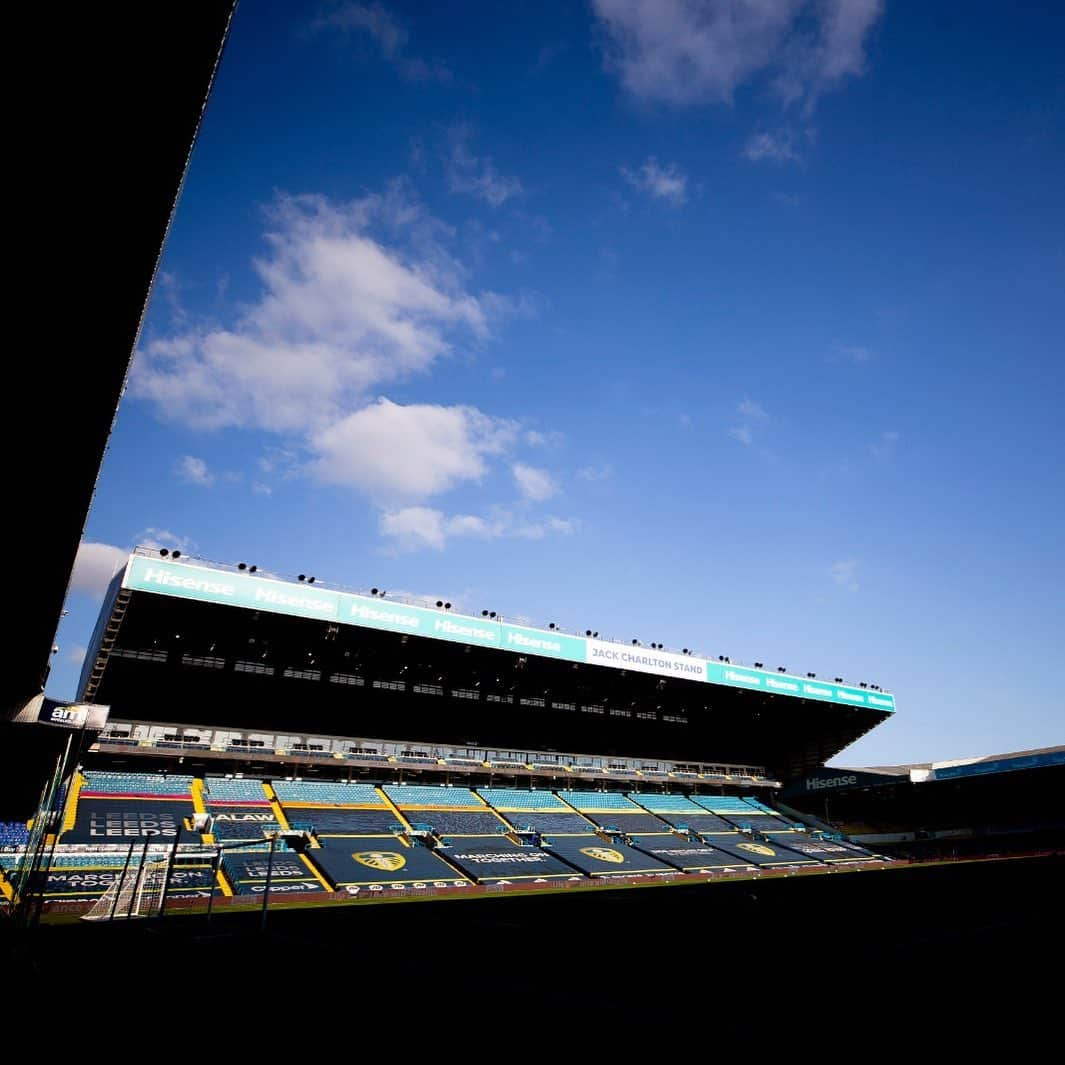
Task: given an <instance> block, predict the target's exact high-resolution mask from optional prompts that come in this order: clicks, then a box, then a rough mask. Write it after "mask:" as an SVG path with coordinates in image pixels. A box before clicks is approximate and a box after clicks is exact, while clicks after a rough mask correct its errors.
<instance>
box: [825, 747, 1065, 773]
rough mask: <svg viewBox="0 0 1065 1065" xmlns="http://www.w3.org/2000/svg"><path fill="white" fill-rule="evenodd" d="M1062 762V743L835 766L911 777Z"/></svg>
mask: <svg viewBox="0 0 1065 1065" xmlns="http://www.w3.org/2000/svg"><path fill="white" fill-rule="evenodd" d="M1051 765H1065V746H1060V747H1037V748H1034V749H1033V750H1028V751H1012V752H1009V753H1006V754H988V755H984V756H982V757H979V758H953V759H946V760H943V761H938V762H911V763H909V764H908V765H884V766H839V767H838V768H839V769H841V770H843V769H846V770H849V771H851V772H856V773H880V774H883V775H885V776H898V777H904V776H908V777H910V778H911V779H921V778H922V776H925V775H926V774H927V776H926V777H925V778H926V779H928V778H934V779H935V780H949V779H951V778H952V777H961V776H981V775H984V774H987V773H1008V772H1012V771H1015V770H1019V769H1038V768H1042V767H1044V766H1051Z"/></svg>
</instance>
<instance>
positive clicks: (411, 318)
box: [130, 188, 498, 433]
mask: <svg viewBox="0 0 1065 1065" xmlns="http://www.w3.org/2000/svg"><path fill="white" fill-rule="evenodd" d="M269 221H270V226H271V228H270V230H269V231H268V232H267V234H266V243H267V246H268V249H269V251H268V254H267V255H265V256H262V257H260V258H258V259H256V260H255V261H254V263H253V268H254V271H255V273H256V274H257V275H258V278H259V280H260V283H261V286H262V291H261V294H260V296H259V298H258V299H257V300H255V301H254V302H253V303H252V304H251V305H250V306H248V307H246V309H244V310H243V311H242V312H241V314H240V315H239V317H238V319H237V321H236V322H235V324H234V325H233V326H232V327H230V328H202V329H196V330H188V331H185V332H181V333H177V334H174V335H171V336H164V337H159V338H156V339H154V340H152V341H150V342H149V343H148V344H147V345H145V346H144V347H143V348H142V349H141V350H140V351H139V352H138V355H137V359H136V362H135V364H134V367H133V373H132V375H131V380H130V391H131V395H133V396H134V397H137V398H140V399H144V400H146V401H148V402H149V403H151V404H153V405H154V406H155V407H156V408H157V410H158V412H159V415H160V417H161V418H163V419H165V420H168V421H176V422H180V423H182V424H185V425H188V426H191V427H193V428H197V429H219V428H224V427H228V426H236V427H243V428H260V429H266V430H269V431H272V432H280V433H284V432H290V433H291V432H299V431H301V430H304V431H305V430H306V429H307V428H308V427H321V426H323V425H325V424H328V423H330V422H332V421H334V420H336V419H337V418H338V417H339V416H341V415H342V414H343V413H344V412H345V410H350V409H351V408H352V407H353V406H354V405H356V403H357V402H358V400H359V399H360V398H361V397H363V396H364V395H365V394H366V393H367V391H368V390H370V389H373V388H375V387H377V386H380V385H382V384H384V383H386V382H392V381H396V380H399V379H401V378H404V377H406V376H409V375H410V374H413V373H417V372H423V371H425V370H427V369H428V368H429V367H430V366H432V364H433V363H434V361H435V360H437V359H438V358H440V357H441V356H443V355H445V354H447V353H448V352H450V351H451V350H452V347H453V343H454V341H455V340H456V339H458V338H459V337H461V336H465V337H472V338H474V339H477V338H484V337H487V336H488V334H489V318H490V315H491V314H494V313H497V311H498V307H497V305H495V304H493V307H492V310H491V311H489V310H488V309H486V306H485V303H484V300H483V297H478V296H475V295H473V294H471V293H469V292H467V291H466V290H465V289H464V288H463V274H462V270H461V268H460V267H459V266H458V265H457V264H456V263H455V262H454V261H453V260H452V259H451V258H450V257H449V256H448V255H447V253H446V251H445V250H444V249H443V247H442V246H441V244H440V242H439V240H438V239H437V237H438V235H439V234H440V232H441V227H440V225H439V224H438V223H436V222H435V221H434V220H432V219H430V218H427V217H426V216H425V215H424V213H423V212H422V211H421V209H420V208H419V207H418V206H417V205H416V204H413V203H411V202H409V201H408V200H407V199H406V198H405V196H404V195H403V193H402V190H401V189H397V188H393V189H392V190H390V192H389V193H388V194H387V195H385V196H375V195H371V196H367V197H365V198H363V199H361V200H355V201H351V202H350V203H343V204H337V203H332V202H330V201H328V200H326V199H325V198H324V197H320V196H297V197H290V196H280V197H278V199H277V200H276V202H275V203H274V205H273V207H272V208H271V210H270V212H269ZM378 230H381V231H388V232H389V233H391V234H394V235H395V236H396V238H397V240H398V242H399V244H398V246H392V247H387V246H386V245H385V244H384V243H383V242H382V240H381V238H380V236H379V235H378V232H377V231H378Z"/></svg>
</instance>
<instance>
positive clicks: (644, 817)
mask: <svg viewBox="0 0 1065 1065" xmlns="http://www.w3.org/2000/svg"><path fill="white" fill-rule="evenodd" d="M584 816H585V817H590V818H591V819H592V820H593V821H594V822H595V823H596V824H597V825H601V826H602V827H603V828H616V829H618V830H619V831H621V832H625V833H629V834H632V833H638V832H666V831H668V830H669V825H667V824H666V823H665V821H662V820H661V819H659V818H657V817H655V815H654V814H641V813H594V814H585V815H584Z"/></svg>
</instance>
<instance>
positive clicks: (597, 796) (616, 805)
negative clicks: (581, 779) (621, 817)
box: [558, 791, 640, 813]
mask: <svg viewBox="0 0 1065 1065" xmlns="http://www.w3.org/2000/svg"><path fill="white" fill-rule="evenodd" d="M558 794H559V797H560V798H562V799H564V800H565V801H566V802H568V803H569V804H570V806H572V807H574V809H577V810H627V811H629V813H638V812H640V808H639V807H638V806H637V805H636V803H634V802H633V801H632V799H630V798H628V797H627V796H625V795H622V794H621V792H620V791H559V793H558Z"/></svg>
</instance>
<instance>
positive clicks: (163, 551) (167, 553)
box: [159, 547, 170, 558]
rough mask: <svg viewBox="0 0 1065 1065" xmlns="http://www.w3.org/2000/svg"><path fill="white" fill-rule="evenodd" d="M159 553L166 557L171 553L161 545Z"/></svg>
mask: <svg viewBox="0 0 1065 1065" xmlns="http://www.w3.org/2000/svg"><path fill="white" fill-rule="evenodd" d="M159 554H161V555H162V556H163V558H166V556H167V555H169V554H170V552H169V551H168V550H167V549H166V548H165V547H160V548H159Z"/></svg>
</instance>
